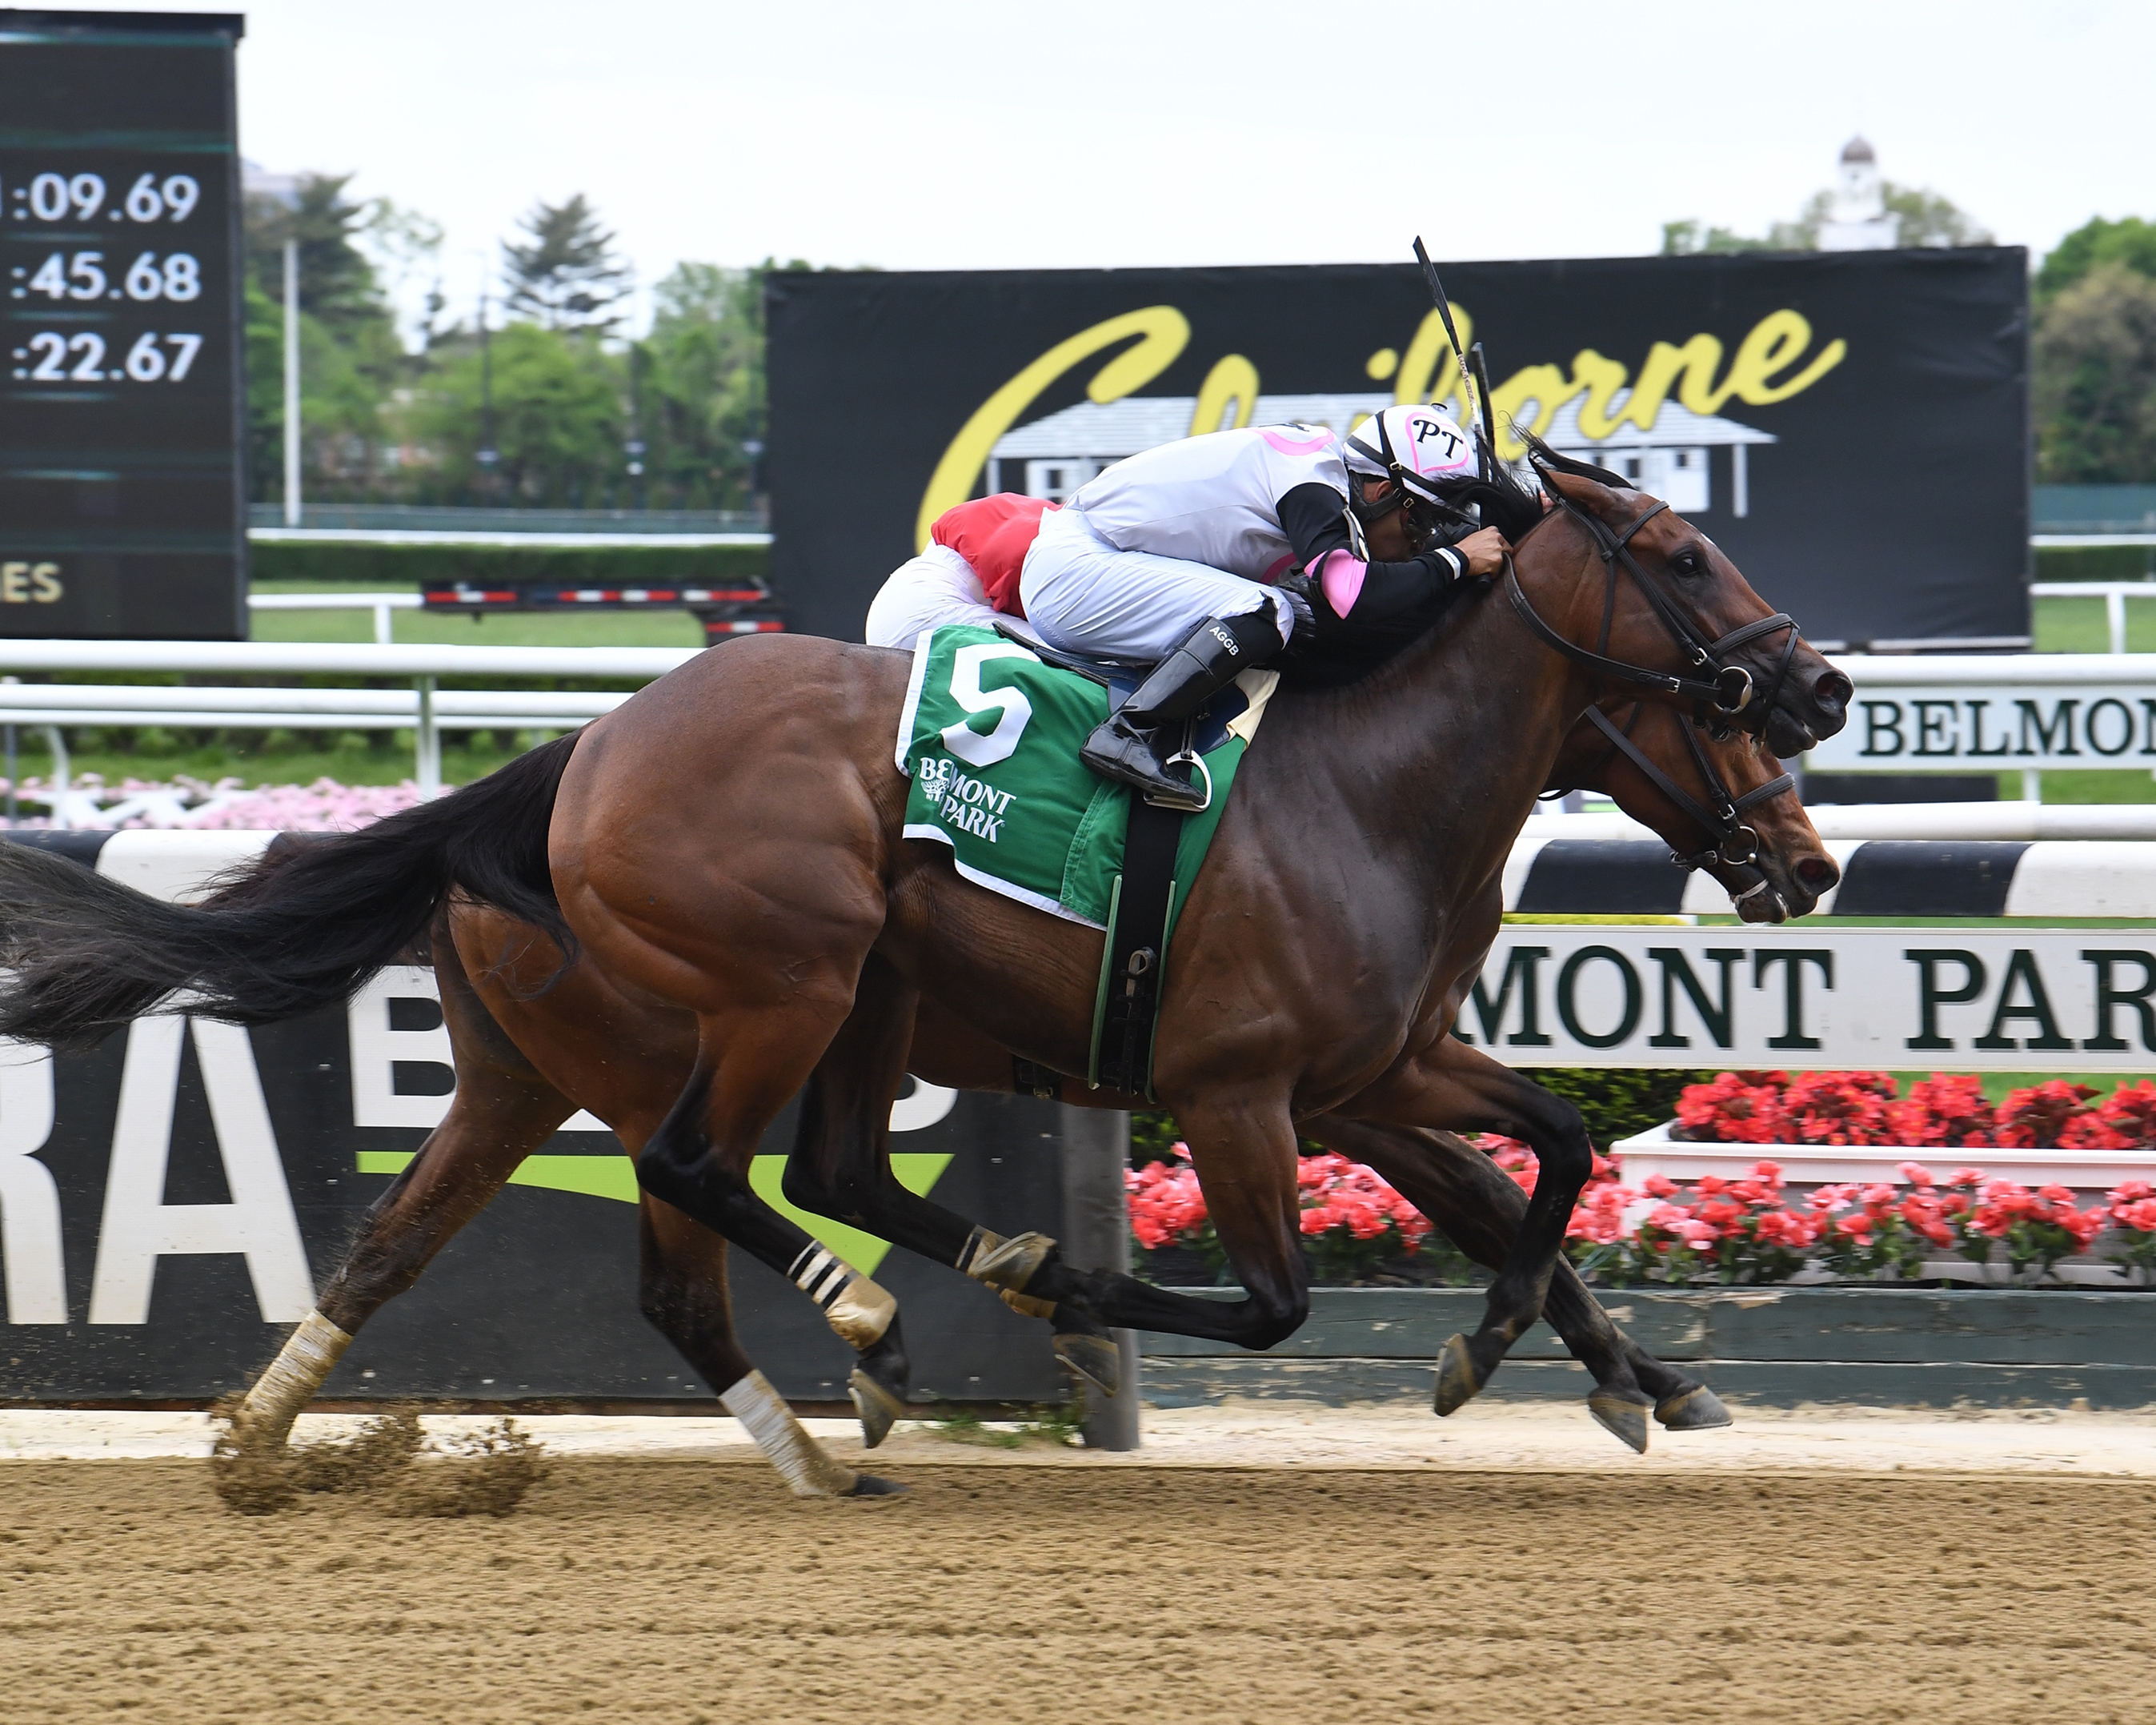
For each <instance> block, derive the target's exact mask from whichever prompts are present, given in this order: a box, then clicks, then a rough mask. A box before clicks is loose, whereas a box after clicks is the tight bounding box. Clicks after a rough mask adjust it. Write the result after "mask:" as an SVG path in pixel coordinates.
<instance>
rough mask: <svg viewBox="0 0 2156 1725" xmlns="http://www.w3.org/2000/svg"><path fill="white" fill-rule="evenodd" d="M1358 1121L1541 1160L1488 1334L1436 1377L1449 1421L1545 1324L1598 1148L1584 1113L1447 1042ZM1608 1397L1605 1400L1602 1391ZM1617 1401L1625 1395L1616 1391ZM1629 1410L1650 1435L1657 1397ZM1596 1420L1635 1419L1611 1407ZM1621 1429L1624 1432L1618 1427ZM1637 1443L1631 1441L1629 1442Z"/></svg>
mask: <svg viewBox="0 0 2156 1725" xmlns="http://www.w3.org/2000/svg"><path fill="white" fill-rule="evenodd" d="M1343 1112H1347V1113H1352V1114H1353V1116H1354V1117H1356V1118H1358V1119H1361V1120H1365V1121H1369V1120H1376V1121H1382V1122H1390V1123H1393V1124H1396V1125H1403V1126H1424V1127H1450V1128H1452V1129H1453V1130H1455V1131H1460V1132H1501V1133H1503V1134H1504V1135H1505V1136H1506V1137H1512V1138H1518V1139H1521V1140H1522V1141H1523V1142H1526V1143H1527V1145H1528V1146H1529V1147H1531V1148H1532V1150H1533V1151H1534V1153H1535V1158H1536V1161H1537V1163H1538V1164H1539V1171H1538V1173H1537V1177H1536V1180H1535V1190H1534V1195H1533V1196H1532V1198H1530V1199H1528V1200H1527V1209H1526V1210H1525V1211H1524V1213H1523V1214H1522V1215H1521V1217H1520V1219H1519V1222H1518V1224H1517V1227H1516V1228H1515V1230H1514V1232H1513V1235H1512V1246H1511V1250H1508V1251H1507V1253H1506V1254H1505V1257H1504V1262H1503V1265H1502V1266H1501V1268H1500V1269H1499V1270H1498V1272H1497V1276H1496V1281H1492V1282H1491V1284H1490V1295H1489V1304H1488V1307H1487V1309H1486V1312H1485V1313H1484V1315H1483V1319H1482V1326H1481V1328H1480V1329H1478V1330H1477V1331H1476V1332H1475V1333H1474V1334H1473V1335H1472V1336H1466V1337H1463V1336H1455V1337H1452V1338H1451V1339H1450V1341H1448V1342H1447V1343H1445V1351H1444V1353H1443V1355H1442V1356H1441V1357H1440V1359H1439V1361H1438V1368H1437V1395H1436V1405H1437V1411H1438V1412H1439V1413H1440V1414H1450V1413H1453V1412H1455V1410H1456V1409H1459V1408H1460V1407H1461V1406H1462V1405H1464V1404H1466V1402H1467V1401H1469V1400H1470V1399H1471V1398H1472V1397H1473V1396H1474V1395H1475V1394H1476V1392H1477V1391H1479V1390H1480V1389H1481V1388H1482V1386H1483V1385H1484V1384H1486V1383H1488V1382H1489V1381H1490V1374H1491V1373H1492V1372H1494V1371H1496V1369H1497V1367H1498V1365H1499V1363H1501V1361H1502V1360H1503V1359H1504V1358H1505V1355H1506V1354H1507V1353H1508V1352H1509V1351H1510V1350H1511V1348H1512V1343H1515V1342H1517V1340H1519V1338H1520V1337H1521V1336H1522V1335H1523V1334H1525V1333H1526V1332H1527V1328H1528V1327H1529V1326H1530V1325H1531V1324H1532V1323H1533V1322H1534V1321H1535V1320H1536V1319H1537V1317H1541V1316H1542V1312H1543V1305H1544V1304H1545V1302H1546V1301H1548V1297H1549V1291H1550V1283H1551V1281H1552V1278H1553V1276H1554V1275H1555V1273H1556V1271H1557V1266H1558V1260H1559V1258H1560V1255H1561V1254H1562V1252H1563V1246H1564V1234H1565V1227H1566V1224H1568V1222H1569V1221H1570V1220H1571V1218H1572V1209H1573V1204H1576V1203H1577V1202H1578V1199H1579V1193H1580V1189H1581V1188H1582V1187H1583V1186H1584V1185H1585V1184H1586V1183H1587V1177H1588V1175H1589V1173H1592V1172H1593V1170H1594V1145H1593V1144H1591V1143H1590V1142H1589V1141H1588V1137H1587V1127H1586V1125H1585V1123H1584V1122H1583V1121H1582V1120H1581V1119H1580V1117H1579V1111H1578V1109H1577V1108H1575V1107H1573V1106H1572V1104H1571V1103H1569V1102H1568V1101H1565V1100H1564V1099H1563V1097H1562V1096H1553V1095H1551V1094H1550V1092H1549V1091H1546V1090H1544V1089H1543V1087H1542V1086H1540V1085H1538V1084H1536V1083H1535V1082H1533V1081H1532V1080H1530V1079H1527V1078H1523V1077H1522V1076H1520V1075H1519V1074H1518V1073H1517V1072H1515V1071H1513V1070H1511V1069H1510V1068H1509V1067H1507V1066H1501V1065H1498V1063H1497V1062H1496V1061H1495V1060H1491V1058H1490V1057H1489V1056H1488V1055H1486V1054H1483V1053H1482V1052H1481V1050H1477V1049H1474V1048H1471V1047H1469V1046H1468V1045H1466V1043H1464V1042H1460V1041H1459V1040H1456V1039H1455V1038H1453V1037H1450V1036H1446V1037H1443V1038H1440V1040H1439V1041H1438V1042H1437V1043H1436V1044H1435V1045H1434V1046H1433V1047H1432V1048H1431V1049H1430V1050H1429V1051H1428V1052H1427V1053H1426V1054H1425V1055H1424V1056H1423V1057H1422V1058H1421V1059H1420V1060H1418V1061H1417V1062H1416V1063H1415V1064H1414V1065H1412V1066H1410V1067H1408V1068H1406V1069H1404V1070H1402V1071H1400V1072H1399V1073H1398V1074H1397V1075H1396V1076H1393V1077H1390V1078H1388V1079H1386V1080H1384V1081H1382V1082H1381V1083H1379V1084H1378V1085H1377V1086H1373V1088H1372V1089H1371V1090H1369V1091H1366V1092H1365V1093H1364V1094H1363V1095H1362V1096H1358V1097H1356V1098H1355V1101H1354V1103H1353V1106H1352V1107H1351V1108H1350V1109H1347V1110H1343ZM1598 1394H1601V1392H1598ZM1610 1394H1613V1395H1624V1392H1622V1391H1612V1392H1610ZM1625 1400H1626V1401H1628V1402H1634V1403H1635V1404H1636V1405H1637V1406H1638V1408H1639V1409H1640V1410H1641V1411H1640V1414H1638V1416H1637V1417H1638V1420H1639V1421H1640V1429H1641V1431H1642V1435H1644V1421H1645V1412H1644V1410H1645V1407H1646V1405H1647V1404H1648V1402H1649V1398H1648V1397H1647V1396H1646V1394H1645V1392H1643V1391H1641V1390H1640V1389H1639V1388H1638V1387H1637V1385H1636V1384H1635V1385H1634V1386H1632V1388H1631V1389H1630V1393H1629V1396H1625ZM1606 1411H1607V1414H1608V1416H1609V1417H1607V1418H1605V1417H1604V1409H1597V1417H1598V1418H1603V1419H1604V1424H1605V1425H1606V1424H1609V1420H1610V1419H1613V1418H1614V1419H1619V1420H1626V1419H1630V1418H1631V1417H1633V1416H1631V1415H1628V1414H1621V1413H1620V1410H1619V1407H1618V1404H1615V1403H1612V1404H1610V1406H1609V1408H1608V1409H1607V1410H1606ZM1612 1429H1613V1430H1620V1428H1619V1427H1614V1426H1613V1427H1612ZM1620 1435H1623V1434H1622V1431H1621V1430H1620ZM1628 1441H1629V1440H1628Z"/></svg>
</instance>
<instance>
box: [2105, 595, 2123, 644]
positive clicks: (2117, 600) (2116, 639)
mask: <svg viewBox="0 0 2156 1725" xmlns="http://www.w3.org/2000/svg"><path fill="white" fill-rule="evenodd" d="M2103 614H2104V620H2105V621H2106V622H2107V623H2108V624H2110V625H2111V650H2112V652H2114V653H2123V652H2124V651H2125V650H2126V595H2125V594H2124V593H2121V592H2120V591H2119V590H2118V589H2117V588H2112V590H2111V591H2110V592H2109V593H2106V594H2105V595H2104V596H2103Z"/></svg>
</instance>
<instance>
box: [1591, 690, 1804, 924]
mask: <svg viewBox="0 0 2156 1725" xmlns="http://www.w3.org/2000/svg"><path fill="white" fill-rule="evenodd" d="M1642 711H1645V702H1643V701H1634V702H1633V703H1632V716H1631V717H1630V718H1629V719H1627V720H1626V721H1625V727H1624V729H1623V730H1621V731H1620V730H1619V729H1618V727H1617V726H1614V725H1613V724H1611V723H1610V722H1609V718H1608V716H1606V715H1605V714H1604V712H1603V711H1602V709H1601V708H1600V707H1599V706H1591V707H1589V708H1588V710H1587V718H1588V720H1589V722H1591V723H1592V724H1593V725H1594V727H1595V728H1596V729H1597V730H1598V731H1599V732H1601V733H1602V734H1603V735H1604V737H1608V738H1609V747H1608V748H1606V749H1604V751H1603V752H1602V755H1601V757H1600V758H1599V760H1597V761H1596V762H1595V763H1594V766H1592V767H1591V768H1589V769H1588V770H1587V772H1586V773H1584V774H1583V775H1581V777H1582V778H1583V779H1590V778H1594V776H1595V775H1596V774H1597V773H1600V772H1601V771H1602V769H1603V768H1604V766H1606V765H1607V764H1608V763H1609V757H1610V756H1611V755H1613V754H1618V753H1622V754H1623V755H1624V757H1625V759H1626V760H1628V761H1630V762H1631V763H1632V764H1633V765H1634V766H1635V767H1636V768H1639V769H1640V772H1642V773H1645V775H1646V776H1647V780H1648V782H1649V783H1650V784H1652V785H1653V786H1654V787H1655V789H1656V790H1658V791H1660V792H1661V793H1662V794H1663V795H1664V796H1665V797H1667V798H1669V799H1670V801H1671V802H1672V803H1676V805H1677V807H1678V808H1680V809H1682V810H1684V812H1685V813H1686V814H1688V815H1690V816H1691V818H1692V819H1694V820H1695V821H1697V822H1698V824H1699V825H1700V828H1701V829H1702V831H1704V832H1705V833H1706V834H1707V835H1708V836H1709V838H1710V839H1712V840H1713V842H1712V844H1710V845H1707V848H1706V849H1705V850H1699V851H1696V852H1694V853H1693V854H1692V855H1690V856H1686V855H1681V854H1680V853H1679V852H1677V851H1675V850H1672V851H1671V853H1670V860H1671V862H1673V863H1675V864H1676V865H1677V866H1678V867H1679V868H1681V869H1684V870H1692V869H1703V868H1707V867H1708V866H1710V865H1712V864H1714V863H1717V862H1718V863H1721V864H1723V865H1725V866H1727V867H1729V868H1732V869H1739V868H1748V867H1751V866H1753V865H1756V864H1757V863H1758V860H1759V835H1758V834H1757V833H1755V832H1753V830H1752V829H1751V828H1750V827H1748V826H1747V825H1746V824H1744V812H1745V810H1747V809H1754V808H1757V807H1758V805H1759V804H1760V803H1768V802H1772V801H1773V800H1774V798H1776V797H1779V796H1780V795H1781V794H1782V793H1784V791H1793V790H1794V789H1795V788H1797V781H1796V779H1795V778H1794V776H1792V775H1791V774H1789V773H1784V774H1783V775H1782V776H1781V777H1780V778H1776V779H1770V780H1768V782H1767V783H1765V784H1763V785H1760V786H1758V788H1755V789H1753V790H1748V791H1747V792H1745V793H1744V794H1743V796H1741V797H1738V796H1732V795H1731V794H1730V790H1729V787H1728V786H1727V784H1725V783H1722V775H1721V774H1720V773H1717V772H1716V771H1715V770H1714V763H1713V762H1712V761H1710V760H1708V759H1707V751H1706V750H1705V749H1703V748H1702V747H1700V743H1699V737H1698V733H1697V728H1696V727H1695V726H1691V725H1686V726H1684V740H1685V744H1686V747H1688V748H1690V749H1691V758H1692V764H1693V765H1694V766H1696V767H1697V768H1699V776H1700V778H1701V781H1702V783H1704V784H1705V785H1706V786H1707V795H1708V796H1709V798H1712V803H1711V806H1710V804H1708V803H1702V802H1701V801H1700V800H1699V799H1698V798H1697V797H1694V796H1693V795H1692V794H1691V793H1690V792H1689V791H1686V789H1685V788H1683V787H1682V786H1681V785H1680V784H1678V783H1677V782H1676V780H1675V779H1673V778H1671V777H1670V776H1669V774H1668V773H1665V772H1663V771H1662V769H1661V768H1659V767H1657V766H1656V765H1655V763H1654V762H1652V761H1650V760H1649V759H1648V758H1647V757H1646V756H1645V754H1644V753H1643V752H1641V751H1640V746H1639V745H1638V744H1637V743H1635V742H1633V741H1632V734H1631V733H1632V727H1633V726H1635V725H1636V724H1638V723H1639V722H1640V713H1641V712H1642ZM1765 885H1766V880H1765V878H1764V877H1763V876H1762V877H1761V879H1760V880H1759V882H1758V885H1757V886H1753V888H1752V892H1757V891H1759V890H1760V888H1761V887H1763V886H1765ZM1752 892H1748V893H1745V894H1744V895H1743V896H1744V897H1746V898H1749V897H1750V896H1752Z"/></svg>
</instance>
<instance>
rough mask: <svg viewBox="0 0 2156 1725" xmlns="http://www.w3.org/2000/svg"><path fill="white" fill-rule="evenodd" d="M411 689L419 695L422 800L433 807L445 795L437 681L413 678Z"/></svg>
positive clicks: (419, 751) (420, 796) (419, 773)
mask: <svg viewBox="0 0 2156 1725" xmlns="http://www.w3.org/2000/svg"><path fill="white" fill-rule="evenodd" d="M412 685H413V687H414V688H415V689H417V690H418V691H419V722H418V726H416V727H415V728H416V731H417V733H418V735H417V737H416V739H415V741H416V742H417V743H418V749H417V751H416V752H417V753H418V757H419V758H418V768H419V770H418V780H419V800H420V801H421V802H423V803H430V802H432V801H433V800H434V798H437V797H439V796H440V795H441V793H442V733H441V732H440V731H439V729H437V728H436V726H435V724H434V679H433V678H432V677H414V678H413V680H412Z"/></svg>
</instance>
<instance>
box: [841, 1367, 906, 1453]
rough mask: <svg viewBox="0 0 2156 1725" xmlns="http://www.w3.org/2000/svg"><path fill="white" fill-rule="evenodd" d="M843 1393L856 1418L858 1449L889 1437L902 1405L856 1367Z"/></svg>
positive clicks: (878, 1442)
mask: <svg viewBox="0 0 2156 1725" xmlns="http://www.w3.org/2000/svg"><path fill="white" fill-rule="evenodd" d="M846 1394H848V1395H849V1396H850V1397H851V1398H852V1399H853V1404H854V1411H855V1413H856V1414H860V1420H861V1447H862V1448H863V1449H864V1450H873V1449H874V1448H875V1446H876V1445H878V1444H880V1443H881V1442H882V1441H883V1440H885V1438H886V1437H888V1436H890V1435H891V1422H892V1421H893V1420H897V1419H899V1418H901V1416H902V1415H903V1414H905V1412H906V1404H905V1403H904V1402H902V1401H901V1400H900V1399H898V1398H897V1397H896V1396H895V1395H893V1394H891V1392H890V1391H889V1390H888V1389H885V1388H884V1386H883V1385H882V1384H879V1383H877V1382H876V1381H875V1378H871V1377H870V1376H869V1374H868V1373H866V1372H864V1371H863V1370H861V1369H860V1367H858V1366H856V1367H855V1368H854V1374H853V1376H852V1377H850V1378H847V1379H846Z"/></svg>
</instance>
